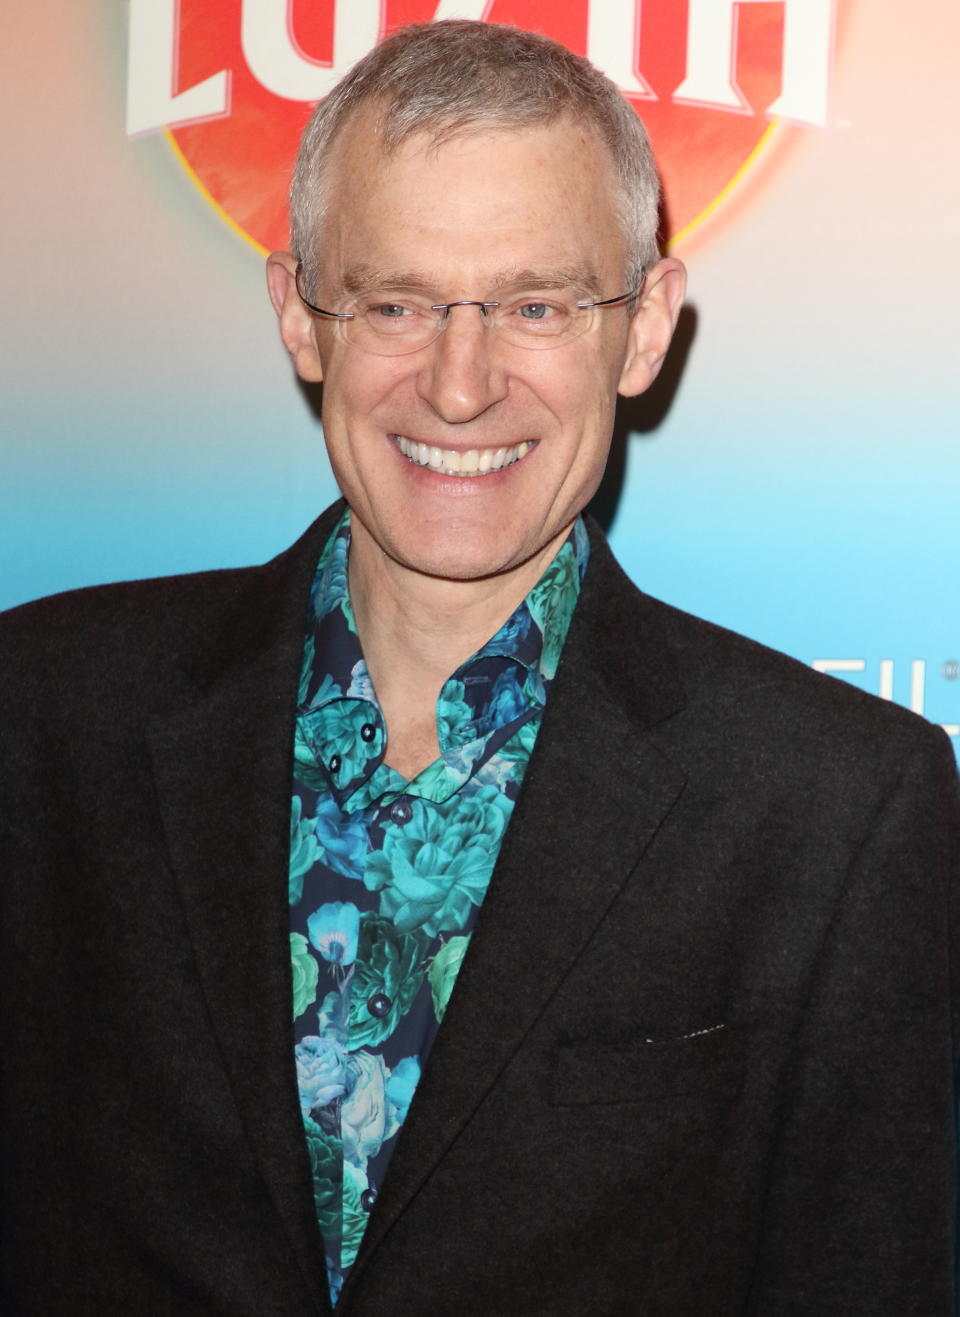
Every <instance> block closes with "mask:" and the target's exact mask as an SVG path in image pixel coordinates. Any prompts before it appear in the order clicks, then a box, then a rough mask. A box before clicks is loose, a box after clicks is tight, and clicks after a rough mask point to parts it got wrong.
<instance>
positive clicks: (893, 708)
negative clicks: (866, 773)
mask: <svg viewBox="0 0 960 1317" xmlns="http://www.w3.org/2000/svg"><path fill="white" fill-rule="evenodd" d="M591 535H592V550H591V559H590V568H589V570H588V573H587V579H586V580H585V582H584V591H583V594H582V599H583V601H584V603H585V608H584V610H583V619H582V625H581V632H582V640H581V641H580V642H579V644H578V645H577V650H578V652H579V655H580V661H581V662H585V663H586V664H587V665H588V670H592V671H594V672H595V673H596V674H597V675H598V676H599V678H600V680H602V681H603V682H604V684H605V685H606V686H607V687H608V689H611V690H614V689H615V690H616V691H617V692H618V693H619V695H618V697H619V699H620V700H621V703H622V704H623V705H624V706H625V707H626V708H627V709H628V710H630V711H633V712H636V713H638V715H639V720H640V721H641V722H642V723H646V724H647V725H649V724H651V723H654V722H661V723H663V727H664V731H663V737H664V739H665V740H669V739H670V738H671V736H675V737H676V738H678V739H679V740H682V741H683V742H684V743H685V745H687V746H688V747H691V748H696V749H697V750H698V751H702V754H703V756H705V757H707V758H709V761H710V762H713V763H714V764H716V763H726V764H727V765H728V766H729V769H730V771H731V772H743V773H744V774H745V777H746V778H748V779H753V777H754V775H755V773H756V772H757V771H759V772H760V773H761V774H762V773H764V772H769V773H772V774H773V776H775V777H778V776H779V775H780V773H781V772H782V771H792V769H797V770H799V769H800V768H801V766H802V764H803V763H804V762H806V764H807V765H808V767H809V769H810V771H815V770H816V771H821V770H823V769H824V768H825V767H826V766H832V769H833V770H834V771H836V772H837V773H838V774H842V773H843V772H844V771H846V770H847V769H848V768H852V767H853V766H854V765H856V764H860V765H862V764H864V763H873V764H874V765H877V763H878V762H880V761H887V762H888V763H889V762H891V760H892V762H893V763H894V765H895V764H896V762H897V760H898V757H901V756H903V755H905V754H913V753H914V752H915V751H916V750H917V749H919V750H920V752H921V756H923V754H924V751H925V750H926V751H928V752H930V753H932V754H933V756H934V758H935V759H939V760H940V761H941V762H943V757H944V754H946V757H947V758H948V759H952V750H951V747H950V745H949V739H948V738H947V737H946V735H945V734H944V732H943V731H942V730H941V729H939V728H936V727H934V726H933V725H932V724H931V723H929V722H927V721H926V720H925V719H923V718H921V717H920V716H918V715H917V714H915V713H912V712H910V711H909V710H907V709H904V708H902V707H901V706H899V705H895V704H893V703H892V702H890V701H887V700H882V699H880V698H879V697H878V696H876V695H870V694H868V693H867V692H865V691H862V690H860V689H858V688H857V687H855V686H853V685H851V684H850V683H848V682H845V681H843V680H841V679H839V678H837V677H834V676H832V675H829V674H825V673H820V672H816V671H814V669H813V668H811V667H809V666H807V664H805V663H802V662H801V661H800V660H798V659H795V658H791V657H790V656H789V655H787V654H783V653H781V652H779V651H778V650H775V649H772V648H770V647H769V646H767V645H763V644H761V643H759V642H758V641H756V640H752V639H750V638H748V637H747V636H743V635H740V634H738V633H737V632H735V631H731V630H729V629H728V628H726V627H722V626H719V625H717V624H716V623H714V622H708V621H706V620H705V619H703V618H699V617H695V616H693V615H692V614H690V613H687V612H684V611H683V610H682V609H679V608H676V607H674V606H673V605H671V604H668V603H664V602H663V601H662V600H659V599H656V598H655V597H653V596H652V595H648V594H645V593H644V592H643V591H642V590H640V589H639V588H638V587H637V586H636V585H635V584H634V582H633V581H632V580H631V579H630V578H629V577H628V576H627V575H626V573H625V572H624V571H623V569H622V568H621V567H620V565H619V563H618V562H617V561H616V559H615V558H614V557H613V555H612V554H611V552H610V549H609V546H608V545H607V543H606V541H605V540H604V539H603V537H602V536H601V535H599V534H598V533H597V531H596V528H594V527H591ZM591 578H592V579H591ZM578 666H579V664H578ZM651 691H652V692H654V693H653V695H652V696H651ZM668 728H669V730H668ZM789 766H792V769H790V768H789ZM954 771H955V769H954Z"/></svg>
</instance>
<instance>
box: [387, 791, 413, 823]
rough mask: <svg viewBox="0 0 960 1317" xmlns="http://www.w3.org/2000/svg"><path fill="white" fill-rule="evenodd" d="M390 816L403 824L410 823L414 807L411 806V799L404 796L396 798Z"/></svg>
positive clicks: (395, 821)
mask: <svg viewBox="0 0 960 1317" xmlns="http://www.w3.org/2000/svg"><path fill="white" fill-rule="evenodd" d="M390 817H391V819H393V821H394V823H399V824H401V825H402V824H404V823H409V822H410V820H411V819H412V818H413V807H412V806H411V804H410V801H409V800H404V799H403V797H402V796H401V797H400V798H399V799H398V800H395V801H394V802H393V804H392V805H391V806H390Z"/></svg>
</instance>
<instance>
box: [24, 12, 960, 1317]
mask: <svg viewBox="0 0 960 1317" xmlns="http://www.w3.org/2000/svg"><path fill="white" fill-rule="evenodd" d="M656 210H657V189H656V182H655V176H654V174H653V172H652V165H651V162H650V159H649V152H648V148H647V145H646V140H645V137H644V135H643V132H642V129H641V127H640V126H639V123H638V121H637V120H636V119H635V116H634V115H633V113H632V111H630V109H629V107H627V106H626V104H625V102H623V101H622V99H621V98H620V97H619V95H618V93H617V92H616V89H615V88H613V87H612V85H611V84H609V83H608V82H607V81H606V80H605V79H604V78H603V77H602V76H601V75H599V74H598V73H597V72H596V71H594V70H592V69H591V68H590V66H589V65H587V64H586V63H585V62H584V61H582V60H579V59H576V58H574V57H573V56H571V55H570V54H569V53H568V52H566V51H563V50H562V49H561V48H560V47H558V46H556V45H555V44H554V43H552V42H549V41H547V40H545V39H543V38H540V37H536V36H532V35H530V34H527V33H522V32H518V31H515V30H513V29H508V28H498V27H495V26H491V25H485V24H474V23H466V22H463V23H459V22H457V23H446V24H444V23H441V24H435V25H427V26H422V27H415V28H411V29H407V30H405V31H403V32H401V33H398V34H396V35H395V36H394V37H393V38H391V39H390V40H388V41H386V42H384V43H383V44H382V45H381V46H380V47H379V48H378V49H377V50H376V51H374V52H372V53H371V54H370V56H368V57H367V58H366V59H365V60H363V61H361V63H360V64H359V65H358V66H357V67H356V69H355V70H354V71H353V72H352V73H351V74H350V75H348V77H347V78H346V79H345V81H344V82H343V83H342V84H341V85H340V87H339V88H338V89H337V90H336V91H335V92H334V93H333V94H332V96H331V97H330V98H329V99H328V101H327V102H325V103H324V104H323V105H322V106H321V107H320V108H319V109H318V111H317V114H316V115H315V117H314V119H313V121H312V122H311V125H310V126H309V127H308V129H307V133H306V134H305V138H304V143H303V146H302V149H301V155H300V160H299V163H298V167H297V174H296V178H295V183H294V190H293V207H292V213H293V245H294V251H293V254H291V255H288V254H284V253H278V254H275V255H274V256H272V257H271V258H270V261H269V264H268V278H269V286H270V293H271V297H272V300H273V303H274V306H275V308H276V310H277V312H278V314H279V317H280V329H281V334H282V337H283V341H284V343H285V345H286V347H287V349H288V351H289V352H290V354H291V357H292V358H293V361H294V364H295V366H296V370H297V372H298V374H299V375H300V377H301V378H302V379H303V380H305V381H308V382H311V383H316V382H320V381H322V384H323V421H324V434H325V439H326V443H327V448H328V451H329V454H330V459H331V462H332V464H333V468H334V471H335V473H336V476H337V479H338V481H339V483H340V486H341V488H342V490H343V493H344V496H345V500H346V505H345V506H344V505H340V506H338V507H336V508H334V509H331V510H330V511H328V512H327V513H326V514H324V516H323V517H321V518H320V520H319V522H318V523H317V524H316V525H315V526H313V527H312V528H311V529H310V530H309V531H308V532H307V534H306V536H305V537H304V538H303V539H302V540H301V541H300V542H299V543H298V544H297V545H295V546H294V547H293V548H292V549H291V550H290V551H289V552H288V553H286V554H284V555H282V556H281V557H280V558H278V559H276V560H275V561H274V562H272V563H268V564H267V565H266V566H265V567H262V568H258V569H252V570H248V571H239V572H238V571H234V572H224V573H213V574H206V575H198V576H194V577H186V578H180V579H176V580H166V581H159V582H145V583H134V584H131V585H126V586H116V587H109V588H106V589H98V590H93V591H84V592H79V593H75V594H72V595H67V596H63V597H61V598H60V599H58V600H54V601H51V602H42V603H40V604H37V605H33V606H30V607H28V608H25V609H21V610H18V611H17V612H15V613H14V614H12V615H10V616H9V617H8V618H7V619H6V620H5V622H4V625H3V630H2V646H3V648H2V656H3V657H2V662H3V671H4V674H5V680H4V691H3V703H4V711H3V718H4V722H3V726H4V728H5V736H6V739H7V745H8V749H7V752H6V754H5V768H4V778H3V794H2V797H0V799H2V801H3V809H4V824H3V834H2V837H3V845H4V853H3V863H4V873H5V882H4V889H5V892H6V893H7V894H8V900H7V905H6V913H5V918H4V921H3V928H4V959H3V965H4V971H3V972H4V976H5V989H6V992H7V1000H8V1003H9V1006H8V1012H7V1019H6V1023H5V1036H4V1045H5V1057H6V1060H5V1077H4V1089H3V1128H4V1140H5V1142H4V1154H3V1155H4V1162H3V1166H4V1180H5V1186H4V1193H5V1201H4V1211H3V1229H4V1277H5V1282H4V1283H5V1287H6V1288H5V1296H6V1301H7V1305H8V1308H9V1310H10V1311H16V1312H37V1313H41V1312H42V1313H71V1314H73V1313H98V1314H99V1313H112V1312H135V1313H154V1312H156V1313H220V1314H230V1315H231V1317H234V1315H236V1314H251V1317H252V1315H253V1314H256V1315H257V1317H263V1315H264V1314H294V1313H297V1314H301V1313H304V1312H324V1311H328V1310H329V1308H330V1305H331V1303H332V1302H336V1304H337V1311H338V1312H339V1311H344V1312H348V1313H357V1314H364V1315H367V1314H371V1315H372V1314H393V1313H415V1314H431V1315H432V1314H438V1315H439V1314H449V1313H457V1314H493V1313H496V1314H501V1313H504V1314H514V1313H515V1314H528V1313H540V1314H551V1315H554V1314H565V1313H569V1314H574V1313H577V1314H580V1313H586V1312H591V1313H603V1314H608V1313H629V1314H633V1313H644V1314H683V1315H686V1314H701V1313H708V1314H723V1315H726V1314H733V1313H744V1314H747V1313H749V1314H762V1315H763V1317H769V1315H770V1314H794V1313H798V1314H799V1313H804V1314H807V1313H809V1314H850V1313H858V1314H859V1313H879V1314H890V1317H902V1315H903V1314H908V1313H917V1314H924V1315H925V1317H927V1315H929V1314H934V1313H941V1312H942V1313H946V1312H948V1311H949V1310H950V1302H951V1299H950V1295H951V1252H952V1248H951V1232H952V1155H953V1140H952V1123H951V1076H952V1064H953V1057H954V1055H955V1051H956V1048H955V1040H954V1027H955V1026H954V1011H953V1005H952V1002H951V996H950V993H951V976H950V954H951V947H950V936H951V922H950V915H949V911H950V903H951V902H952V901H953V899H954V897H955V892H956V883H957V877H958V866H960V837H958V832H960V825H958V819H960V812H958V805H957V787H956V772H955V766H954V763H953V759H952V755H951V753H950V750H949V746H948V744H947V742H946V739H945V738H944V737H943V736H942V735H941V734H939V733H937V732H935V731H934V730H933V729H932V728H930V727H929V726H928V725H926V724H924V723H923V722H922V721H921V720H920V719H917V718H915V717H913V716H912V715H910V714H907V713H905V712H903V711H901V710H899V709H896V708H893V707H891V706H888V705H884V704H882V703H881V702H879V701H875V700H872V699H870V698H868V697H866V696H863V695H861V694H859V693H858V692H855V691H853V690H851V689H849V688H847V687H845V686H843V685H841V684H840V683H836V682H833V681H831V680H830V679H827V678H822V677H818V676H816V675H815V674H812V673H810V672H808V671H807V670H806V669H804V668H802V667H801V666H800V665H798V664H796V663H794V662H792V661H790V660H788V659H786V658H784V657H782V656H779V655H776V654H773V653H771V652H770V651H767V650H764V649H762V648H760V647H759V646H756V645H754V644H752V643H751V642H749V641H746V640H743V639H741V638H738V637H736V636H733V635H731V634H730V633H727V632H724V631H722V630H720V629H718V628H715V627H713V626H710V625H707V624H706V623H703V622H699V621H696V620H695V619H692V618H690V617H687V616H685V615H683V614H680V613H677V612H676V611H675V610H672V609H670V608H668V607H667V606H665V605H663V604H659V603H657V602H655V601H653V600H651V599H648V598H646V597H645V596H643V595H641V594H640V593H639V592H638V591H637V590H635V589H634V587H633V586H632V585H631V584H630V583H629V582H628V581H627V580H626V579H625V578H624V577H623V575H622V574H621V573H620V571H619V569H618V568H617V566H616V564H615V563H614V561H613V560H612V558H611V556H610V553H609V551H608V549H607V548H606V546H605V544H604V542H603V539H602V537H601V536H600V534H599V533H598V531H597V530H596V528H595V527H593V526H592V525H585V524H584V522H583V521H582V520H581V519H580V514H581V512H582V510H583V507H584V505H585V504H586V503H587V501H588V500H589V498H590V497H591V495H592V494H593V492H594V491H595V489H596V487H597V484H598V482H599V480H600V476H601V473H602V470H603V465H604V461H605V458H606V453H607V448H608V445H609V440H610V434H611V428H612V422H613V409H614V402H615V398H616V395H617V393H620V394H623V395H628V396H629V395H634V394H638V393H640V392H642V391H643V390H644V389H645V388H647V387H648V386H649V384H650V383H651V381H652V380H653V379H654V377H655V376H656V373H657V371H658V369H659V368H660V365H661V362H662V360H663V357H664V354H665V352H666V350H667V347H668V344H669V341H670V337H671V333H672V330H673V326H674V325H675V323H676V318H677V314H678V311H679V307H680V303H681V300H682V297H683V291H684V275H683V270H682V267H681V266H680V264H679V262H677V261H676V260H673V259H671V258H666V259H660V258H659V257H658V254H657V250H656V242H655V230H656ZM291 802H292V803H291ZM291 966H292V969H291ZM291 1016H292V1017H293V1021H294V1028H293V1031H291V1028H290V1019H291Z"/></svg>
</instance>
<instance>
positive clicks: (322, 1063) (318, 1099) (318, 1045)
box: [294, 1038, 352, 1116]
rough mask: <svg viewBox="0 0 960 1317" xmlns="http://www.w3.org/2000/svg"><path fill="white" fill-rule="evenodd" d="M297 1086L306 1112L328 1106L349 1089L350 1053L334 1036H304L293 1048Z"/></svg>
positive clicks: (301, 1108) (303, 1109)
mask: <svg viewBox="0 0 960 1317" xmlns="http://www.w3.org/2000/svg"><path fill="white" fill-rule="evenodd" d="M294 1057H295V1059H296V1063H297V1088H298V1089H299V1092H300V1110H301V1111H302V1112H303V1114H304V1116H309V1115H310V1113H311V1112H312V1111H319V1110H321V1108H323V1107H326V1106H329V1105H330V1103H331V1102H333V1101H335V1100H336V1099H337V1098H339V1097H343V1095H344V1094H345V1093H346V1091H347V1087H348V1085H349V1084H350V1082H351V1079H352V1075H351V1073H350V1072H349V1071H348V1069H347V1056H346V1053H345V1052H344V1051H343V1048H342V1047H341V1046H340V1044H339V1043H336V1042H334V1040H333V1039H332V1038H304V1039H303V1041H302V1042H299V1043H297V1045H296V1047H295V1048H294Z"/></svg>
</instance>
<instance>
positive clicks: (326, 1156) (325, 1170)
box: [303, 1117, 342, 1234]
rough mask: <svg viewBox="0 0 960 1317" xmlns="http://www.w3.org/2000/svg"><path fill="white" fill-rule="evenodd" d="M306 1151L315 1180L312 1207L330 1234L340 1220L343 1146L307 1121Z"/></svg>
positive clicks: (319, 1221)
mask: <svg viewBox="0 0 960 1317" xmlns="http://www.w3.org/2000/svg"><path fill="white" fill-rule="evenodd" d="M303 1125H304V1131H305V1133H306V1136H307V1152H308V1153H309V1154H310V1170H311V1172H312V1178H313V1205H314V1211H315V1212H316V1215H317V1224H318V1225H319V1227H320V1229H321V1230H322V1231H324V1233H326V1234H329V1233H331V1232H332V1231H333V1230H334V1229H335V1227H336V1226H337V1223H338V1221H339V1219H340V1180H341V1165H342V1164H341V1146H340V1140H339V1139H337V1138H335V1137H334V1136H333V1135H332V1134H327V1133H326V1132H325V1131H324V1130H322V1129H321V1128H320V1126H319V1125H318V1124H317V1123H316V1121H314V1120H310V1119H309V1117H308V1118H307V1119H306V1120H304V1122H303Z"/></svg>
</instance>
